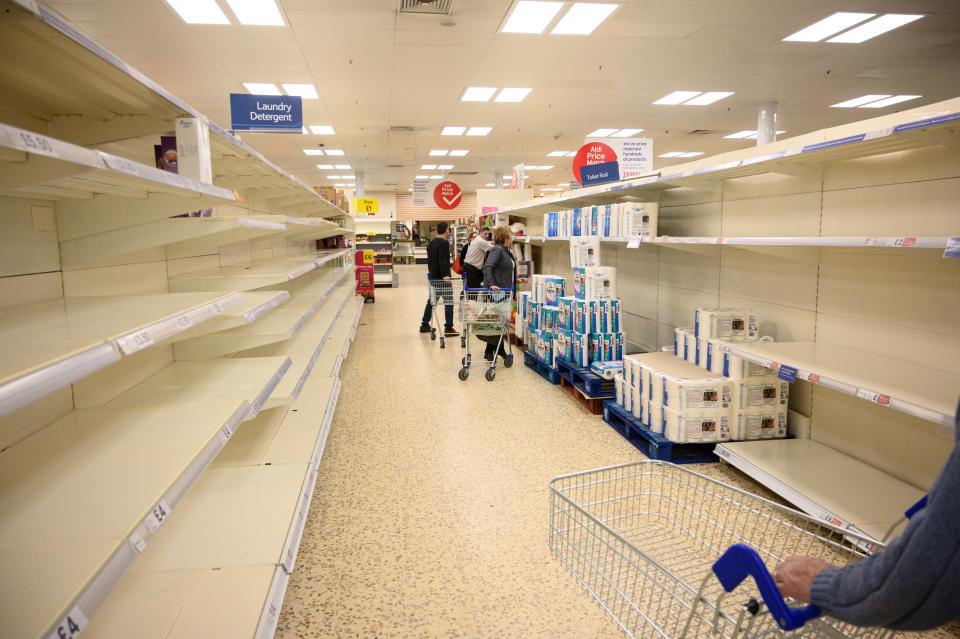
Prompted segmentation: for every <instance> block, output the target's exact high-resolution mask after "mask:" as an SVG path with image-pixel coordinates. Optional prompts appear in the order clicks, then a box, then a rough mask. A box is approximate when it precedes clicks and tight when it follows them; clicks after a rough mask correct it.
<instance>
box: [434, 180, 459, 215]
mask: <svg viewBox="0 0 960 639" xmlns="http://www.w3.org/2000/svg"><path fill="white" fill-rule="evenodd" d="M462 199H463V192H462V191H461V190H460V187H459V186H457V183H456V182H451V181H450V180H446V181H444V182H441V183H440V184H438V185H437V187H436V188H435V189H434V190H433V201H434V202H436V204H437V206H439V207H440V208H441V209H446V210H447V211H449V210H451V209H455V208H457V206H459V205H460V200H462Z"/></svg>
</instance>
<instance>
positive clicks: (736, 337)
mask: <svg viewBox="0 0 960 639" xmlns="http://www.w3.org/2000/svg"><path fill="white" fill-rule="evenodd" d="M693 330H694V336H695V337H696V338H697V339H701V340H708V339H711V338H716V339H722V340H726V341H728V342H749V341H754V340H756V339H758V338H759V337H760V329H759V322H758V321H757V315H756V313H754V312H753V310H751V309H749V308H698V309H697V310H696V313H695V314H694V323H693Z"/></svg>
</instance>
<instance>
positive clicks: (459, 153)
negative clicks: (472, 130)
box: [450, 149, 470, 158]
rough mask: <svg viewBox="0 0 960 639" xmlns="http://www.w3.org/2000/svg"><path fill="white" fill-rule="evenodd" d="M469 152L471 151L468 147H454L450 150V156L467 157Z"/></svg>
mask: <svg viewBox="0 0 960 639" xmlns="http://www.w3.org/2000/svg"><path fill="white" fill-rule="evenodd" d="M469 152H470V151H468V150H467V149H454V150H453V151H450V157H452V158H462V157H466V155H467V153H469Z"/></svg>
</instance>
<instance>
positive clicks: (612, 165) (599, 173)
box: [580, 161, 620, 186]
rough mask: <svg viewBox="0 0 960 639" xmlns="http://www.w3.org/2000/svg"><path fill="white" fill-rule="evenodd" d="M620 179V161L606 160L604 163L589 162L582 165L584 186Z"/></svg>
mask: <svg viewBox="0 0 960 639" xmlns="http://www.w3.org/2000/svg"><path fill="white" fill-rule="evenodd" d="M619 179H620V163H619V162H616V161H614V162H604V163H603V164H588V165H586V166H581V167H580V181H581V183H582V184H583V185H584V186H590V185H591V184H603V183H604V182H616V181H617V180H619Z"/></svg>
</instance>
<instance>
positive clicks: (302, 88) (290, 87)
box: [283, 84, 320, 100]
mask: <svg viewBox="0 0 960 639" xmlns="http://www.w3.org/2000/svg"><path fill="white" fill-rule="evenodd" d="M283 90H284V91H285V92H286V93H287V95H297V96H300V97H301V98H303V99H304V100H319V99H320V96H319V95H317V87H315V86H313V85H312V84H284V85H283Z"/></svg>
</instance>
